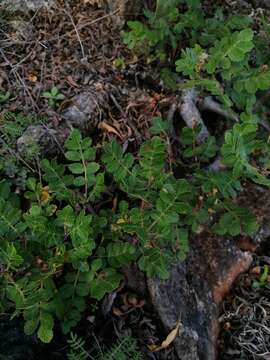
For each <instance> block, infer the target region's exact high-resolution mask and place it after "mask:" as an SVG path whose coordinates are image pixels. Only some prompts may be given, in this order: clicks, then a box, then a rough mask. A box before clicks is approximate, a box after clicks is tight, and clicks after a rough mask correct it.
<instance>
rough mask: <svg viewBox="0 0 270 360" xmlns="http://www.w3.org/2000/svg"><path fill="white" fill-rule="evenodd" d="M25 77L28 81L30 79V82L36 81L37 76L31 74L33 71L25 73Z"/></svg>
mask: <svg viewBox="0 0 270 360" xmlns="http://www.w3.org/2000/svg"><path fill="white" fill-rule="evenodd" d="M27 79H28V80H29V81H31V82H36V81H37V76H36V75H35V74H33V73H29V74H28V75H27Z"/></svg>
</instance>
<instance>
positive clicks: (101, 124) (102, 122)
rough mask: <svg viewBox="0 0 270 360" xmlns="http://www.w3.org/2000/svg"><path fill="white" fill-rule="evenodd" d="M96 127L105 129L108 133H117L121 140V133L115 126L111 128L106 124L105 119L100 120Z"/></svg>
mask: <svg viewBox="0 0 270 360" xmlns="http://www.w3.org/2000/svg"><path fill="white" fill-rule="evenodd" d="M98 127H99V129H101V130H105V131H107V132H108V133H112V134H114V135H117V136H118V137H119V138H120V139H121V140H122V136H121V134H119V132H118V131H117V130H116V129H115V128H113V127H112V126H111V125H109V124H107V123H106V122H105V121H101V123H100V124H99V125H98Z"/></svg>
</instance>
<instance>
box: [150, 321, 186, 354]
mask: <svg viewBox="0 0 270 360" xmlns="http://www.w3.org/2000/svg"><path fill="white" fill-rule="evenodd" d="M180 325H181V322H180V321H179V322H178V323H177V325H176V327H175V328H174V329H173V330H172V331H171V332H170V333H169V335H168V336H167V337H166V339H165V340H164V341H163V342H162V343H161V345H155V344H153V345H148V348H149V350H151V351H152V352H156V351H160V350H162V349H166V348H167V347H168V346H169V345H171V343H172V342H173V341H174V340H175V338H176V336H177V335H178V331H179V328H180Z"/></svg>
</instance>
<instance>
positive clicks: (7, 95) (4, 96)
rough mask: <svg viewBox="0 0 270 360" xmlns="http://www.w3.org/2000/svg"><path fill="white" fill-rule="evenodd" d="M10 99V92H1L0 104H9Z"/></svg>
mask: <svg viewBox="0 0 270 360" xmlns="http://www.w3.org/2000/svg"><path fill="white" fill-rule="evenodd" d="M9 99H10V92H9V91H6V92H2V91H1V92H0V104H5V103H6V102H8V101H9Z"/></svg>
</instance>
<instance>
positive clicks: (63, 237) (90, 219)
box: [0, 119, 257, 342]
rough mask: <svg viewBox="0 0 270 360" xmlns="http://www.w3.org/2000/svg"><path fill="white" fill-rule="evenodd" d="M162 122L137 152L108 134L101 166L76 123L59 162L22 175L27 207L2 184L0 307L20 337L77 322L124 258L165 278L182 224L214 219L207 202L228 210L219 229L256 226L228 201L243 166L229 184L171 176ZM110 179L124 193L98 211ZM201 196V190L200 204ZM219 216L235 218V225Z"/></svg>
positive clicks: (177, 254)
mask: <svg viewBox="0 0 270 360" xmlns="http://www.w3.org/2000/svg"><path fill="white" fill-rule="evenodd" d="M163 125H164V124H163V122H162V120H161V119H156V122H155V125H154V126H153V128H152V130H151V131H152V132H154V133H158V131H159V130H160V131H161V135H160V136H157V135H155V136H153V137H152V138H151V139H150V140H149V141H147V142H145V143H144V144H143V145H142V146H141V148H140V150H139V154H138V158H137V159H136V158H134V157H133V156H132V155H131V154H130V153H125V152H124V151H123V149H122V147H121V145H120V144H119V143H118V142H117V141H115V140H113V141H112V142H110V143H108V144H105V145H104V148H103V155H102V163H103V164H102V163H98V162H96V159H97V155H96V150H95V147H93V146H92V143H91V139H90V138H87V137H86V138H83V137H82V136H81V134H80V133H79V131H78V130H73V131H72V133H71V134H70V136H69V138H68V139H67V141H66V143H65V149H66V151H65V158H66V161H65V162H64V163H62V164H58V163H57V161H56V160H51V161H49V160H47V159H44V160H42V161H41V164H40V165H41V174H40V178H39V179H36V178H34V177H28V179H27V181H26V187H27V191H26V192H25V193H24V198H25V199H28V201H29V206H28V208H27V209H25V208H24V209H22V208H21V203H20V198H19V197H18V195H16V194H13V193H12V191H11V189H12V184H11V183H10V182H9V181H7V180H2V181H1V183H0V238H1V242H2V245H1V253H0V258H1V263H2V277H1V295H0V299H1V308H2V309H5V308H9V307H11V308H12V307H15V314H20V313H22V314H23V316H24V319H25V332H26V333H27V334H32V333H33V332H34V331H35V330H37V332H38V336H39V338H40V339H41V340H42V341H44V342H49V341H50V340H51V339H52V337H53V327H54V320H55V318H57V319H59V320H60V322H61V326H62V330H63V332H64V333H68V332H69V331H70V329H71V328H72V327H74V326H75V325H76V324H77V323H78V321H79V320H80V318H81V314H82V312H83V311H84V309H85V302H86V299H87V298H89V297H90V298H92V299H96V300H100V299H102V298H103V296H104V295H105V294H106V293H108V292H111V291H113V290H114V289H115V288H117V287H118V285H119V282H120V280H121V274H120V272H121V271H120V270H121V267H122V266H123V265H128V264H130V263H131V262H135V261H136V262H138V265H139V267H140V269H141V270H143V271H145V272H146V273H147V275H148V276H150V277H151V276H160V277H161V278H167V276H168V274H169V273H168V266H169V264H171V263H172V262H173V261H175V260H176V259H179V258H180V259H184V258H185V256H186V254H187V251H188V232H189V230H188V229H189V227H191V228H192V229H193V230H194V231H196V229H197V228H198V226H200V225H201V224H203V223H205V224H207V223H208V224H209V225H210V224H211V219H210V217H209V216H208V210H209V208H210V207H211V208H212V209H213V211H216V212H217V213H219V214H221V215H222V212H225V213H224V215H222V216H221V218H220V220H219V222H218V223H217V225H216V226H214V227H213V229H214V230H215V231H217V232H218V233H221V234H224V233H226V232H228V233H230V234H231V235H237V234H239V233H241V232H242V233H248V234H250V233H253V232H254V231H256V229H257V227H256V222H255V221H254V217H253V216H252V215H251V214H248V212H247V211H246V210H245V211H243V209H242V210H241V209H238V208H237V207H236V206H233V205H232V204H231V203H230V202H229V200H228V199H229V198H230V197H231V195H233V194H234V189H238V188H239V186H240V185H239V182H238V180H237V177H239V176H241V177H244V178H245V176H249V172H248V173H247V174H245V172H244V173H241V175H240V174H236V175H237V177H236V178H235V179H234V185H233V184H232V185H231V188H228V186H227V185H226V187H227V191H226V190H225V189H226V187H224V186H223V181H224V178H223V177H222V176H221V177H220V178H218V177H215V178H214V177H212V176H211V174H209V173H207V172H202V173H201V177H199V175H198V176H197V178H194V179H193V180H192V181H187V180H186V179H176V178H175V177H174V175H173V174H172V173H171V172H168V171H166V152H167V149H166V136H165V134H166V131H165V128H164V126H163ZM242 152H243V151H242V150H241V153H242ZM203 153H204V158H205V156H206V155H205V151H203ZM198 155H199V153H197V154H196V156H198ZM104 171H105V172H104ZM109 174H111V175H112V176H113V177H112V178H111V177H110V176H109ZM227 174H228V175H229V174H232V173H230V172H228V171H227ZM207 176H209V177H210V179H209V182H208V183H207V182H206V181H205V177H207ZM231 176H232V175H231ZM256 176H257V175H256ZM105 178H106V179H107V182H106V183H105ZM108 181H109V182H108ZM110 184H111V185H113V184H114V186H117V187H118V189H119V190H118V191H120V192H121V193H122V198H123V199H122V200H121V201H120V202H119V204H118V206H117V208H116V209H115V210H114V211H112V210H111V209H110V207H105V208H101V209H100V210H99V211H96V210H95V204H98V203H99V202H100V200H101V199H102V197H103V196H104V192H105V189H106V188H107V187H108V186H111V185H110ZM216 188H220V189H221V190H220V193H219V191H216V192H215V191H214V189H216ZM201 194H207V200H206V201H205V202H202V201H201V200H200V197H201V196H202V195H201ZM91 204H92V205H91ZM90 205H91V206H90ZM226 214H229V215H226ZM226 216H227V217H228V216H233V219H234V218H236V217H237V219H238V218H239V220H238V222H237V223H235V225H234V226H233V228H232V226H231V224H232V220H231V219H229V220H228V219H227V218H226ZM233 224H234V222H233ZM232 229H233V230H232ZM25 244H26V245H25ZM62 274H63V275H62ZM59 275H60V276H61V281H60V282H59Z"/></svg>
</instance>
